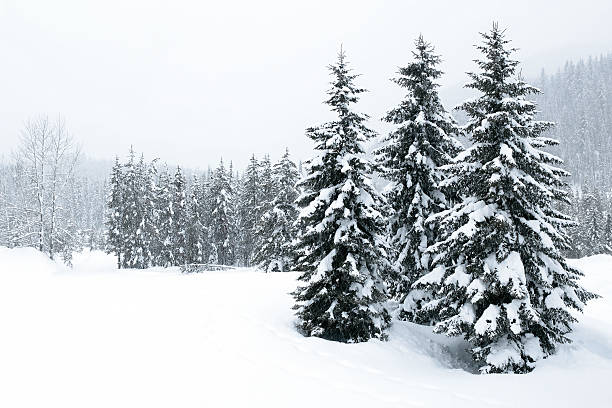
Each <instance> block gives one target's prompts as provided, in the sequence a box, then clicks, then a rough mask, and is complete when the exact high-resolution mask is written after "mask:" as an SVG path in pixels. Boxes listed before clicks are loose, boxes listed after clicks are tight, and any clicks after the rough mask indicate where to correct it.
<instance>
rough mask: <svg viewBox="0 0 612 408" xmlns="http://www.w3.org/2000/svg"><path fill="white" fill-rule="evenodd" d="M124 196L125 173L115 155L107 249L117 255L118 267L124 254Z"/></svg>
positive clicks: (108, 210) (109, 198)
mask: <svg viewBox="0 0 612 408" xmlns="http://www.w3.org/2000/svg"><path fill="white" fill-rule="evenodd" d="M123 206H124V198H123V174H122V171H121V164H120V163H119V157H115V164H114V165H113V168H112V170H111V176H110V193H109V195H108V200H107V203H106V207H107V211H106V230H107V231H108V232H107V237H106V250H107V251H108V252H109V253H110V252H112V253H114V254H115V256H117V268H121V266H122V263H121V262H122V255H123V247H124V243H123V239H124V234H125V232H124V231H123V221H122V216H123V212H124V211H125V209H124V207H123Z"/></svg>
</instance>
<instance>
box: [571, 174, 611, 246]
mask: <svg viewBox="0 0 612 408" xmlns="http://www.w3.org/2000/svg"><path fill="white" fill-rule="evenodd" d="M576 218H577V220H578V222H579V226H578V228H577V229H576V230H577V233H578V237H577V239H576V240H575V242H574V243H575V244H576V246H577V248H578V249H579V251H580V254H579V255H580V256H591V255H598V254H609V253H610V252H611V251H610V247H609V245H608V240H607V239H606V236H605V235H606V234H605V227H606V219H605V218H606V217H605V214H604V205H603V200H602V196H601V194H600V193H599V191H598V190H597V189H596V188H592V187H590V186H589V183H585V185H584V186H583V187H582V198H581V200H580V206H579V211H578V214H577V217H576Z"/></svg>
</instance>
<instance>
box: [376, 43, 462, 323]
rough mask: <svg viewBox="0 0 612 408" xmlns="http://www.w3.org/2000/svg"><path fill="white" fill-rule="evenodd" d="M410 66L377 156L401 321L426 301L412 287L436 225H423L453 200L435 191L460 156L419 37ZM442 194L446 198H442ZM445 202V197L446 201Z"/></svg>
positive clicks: (428, 51)
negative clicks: (443, 169)
mask: <svg viewBox="0 0 612 408" xmlns="http://www.w3.org/2000/svg"><path fill="white" fill-rule="evenodd" d="M415 46H416V50H415V51H413V53H412V54H413V57H414V61H413V62H411V63H409V64H408V65H407V66H406V67H403V68H400V69H399V76H398V77H397V78H396V79H394V80H393V81H394V82H395V83H396V84H398V85H399V86H401V87H402V88H405V89H406V92H407V94H406V97H405V98H404V100H402V102H401V103H400V105H399V106H398V107H396V108H394V109H393V110H391V111H389V113H387V116H386V117H385V118H384V120H385V121H387V122H389V123H393V124H395V125H396V128H395V129H394V130H393V131H391V133H389V135H388V136H386V137H385V138H384V140H383V141H382V145H381V147H380V148H379V149H378V150H377V151H376V154H377V157H378V161H379V163H380V165H381V169H383V174H384V176H385V178H386V179H387V180H389V181H390V184H389V186H388V187H387V190H386V195H387V202H388V204H389V205H390V207H391V209H392V215H391V218H390V220H389V236H390V239H389V241H390V244H391V248H392V249H393V252H392V253H393V255H392V262H393V271H392V272H391V276H390V282H389V292H390V295H391V296H393V297H395V298H397V299H398V300H399V301H400V318H412V317H413V311H414V310H415V309H416V308H418V307H419V304H420V303H421V302H422V301H425V300H426V299H427V295H426V294H425V293H422V291H419V290H411V285H412V284H413V283H414V282H415V281H416V280H417V279H419V278H420V277H421V276H423V275H424V274H426V273H428V272H429V254H428V253H426V252H425V251H426V249H427V247H428V246H429V245H431V244H432V243H433V242H434V241H435V239H436V223H433V222H429V223H428V222H427V221H426V220H427V219H428V218H429V217H430V216H431V215H433V214H435V213H437V212H440V211H442V210H444V209H446V208H447V206H448V201H449V199H450V198H452V197H450V196H451V195H452V194H449V193H450V192H448V191H443V189H441V188H440V181H441V180H442V178H443V174H442V172H441V170H440V169H439V167H440V166H443V165H446V164H449V163H450V162H451V160H452V158H453V157H455V155H456V154H457V153H458V152H459V151H460V150H461V144H460V143H459V142H458V141H457V139H456V138H455V137H456V136H457V135H458V134H459V128H458V126H457V125H456V122H455V121H454V119H453V118H452V117H451V115H450V114H449V113H447V112H446V110H445V109H444V107H443V106H442V103H441V101H440V98H439V96H438V84H437V82H436V81H437V80H438V79H439V78H440V76H441V75H442V71H440V70H439V69H438V64H439V63H440V57H439V56H438V55H436V54H435V53H434V49H433V47H432V46H431V45H430V44H429V43H427V42H425V40H423V37H422V36H419V38H418V39H417V40H416V41H415ZM445 193H446V194H445ZM447 196H448V197H447Z"/></svg>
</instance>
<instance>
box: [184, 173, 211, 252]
mask: <svg viewBox="0 0 612 408" xmlns="http://www.w3.org/2000/svg"><path fill="white" fill-rule="evenodd" d="M204 194H205V192H204V186H203V184H202V183H201V182H200V179H199V178H198V177H197V176H193V180H192V183H191V194H190V196H189V201H188V204H187V205H188V226H187V235H186V244H187V247H186V248H187V252H186V259H185V261H186V262H187V263H196V264H201V263H204V262H205V254H204V253H205V251H206V238H207V236H208V231H207V228H206V220H205V208H204V200H205V198H204Z"/></svg>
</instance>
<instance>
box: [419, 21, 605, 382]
mask: <svg viewBox="0 0 612 408" xmlns="http://www.w3.org/2000/svg"><path fill="white" fill-rule="evenodd" d="M482 36H483V38H484V42H483V44H482V45H480V46H478V49H479V50H480V51H481V52H482V54H483V57H484V58H483V59H482V60H478V61H476V62H477V64H478V67H479V69H480V72H478V73H470V74H469V75H470V77H471V79H472V82H470V83H469V84H468V85H467V87H468V88H473V89H475V90H477V91H479V92H480V93H481V96H480V97H478V98H476V99H473V100H468V101H466V102H465V103H464V104H463V105H462V109H463V110H465V112H466V113H467V114H468V116H469V122H468V124H467V125H466V130H467V132H469V134H471V139H472V142H473V145H472V146H471V147H470V148H469V149H467V150H466V151H464V152H462V153H460V154H459V156H458V157H457V158H456V160H455V163H453V164H450V165H448V166H447V167H446V169H447V170H448V171H449V173H450V178H448V179H447V180H446V181H445V183H446V186H449V187H452V188H455V189H456V190H457V191H460V192H462V193H463V194H464V195H465V197H464V200H463V202H461V203H460V204H457V205H455V206H454V207H453V208H452V209H449V210H446V211H443V212H441V213H439V214H438V215H436V219H439V220H440V227H441V235H442V236H441V239H440V240H439V241H438V242H437V243H435V244H434V245H432V246H431V247H430V249H429V251H430V252H431V253H432V256H433V259H432V271H431V272H430V273H429V274H427V275H425V276H423V277H422V278H420V279H419V280H418V281H417V282H416V284H415V286H416V287H417V288H423V289H426V290H431V291H432V293H435V295H436V296H435V299H433V300H432V301H431V302H429V303H427V304H426V305H424V306H423V308H422V309H421V311H420V312H419V313H421V314H423V315H424V316H423V318H424V319H426V320H429V319H436V320H437V321H438V323H437V325H436V331H437V332H441V333H446V334H447V335H451V336H457V335H460V336H464V337H465V338H466V339H467V340H468V341H469V342H470V343H471V345H472V348H471V353H472V356H473V358H474V360H475V361H476V362H477V364H478V365H479V367H480V370H481V372H483V373H496V372H497V373H499V372H516V373H524V372H528V371H530V370H532V369H533V368H534V363H535V362H536V361H537V360H538V359H540V358H543V357H545V356H547V355H549V354H551V353H553V352H554V351H555V349H556V347H557V345H558V344H560V343H566V342H568V341H569V339H568V337H567V334H568V333H570V332H571V326H572V323H574V322H575V321H576V319H575V318H574V317H573V316H572V314H571V313H570V309H576V310H582V309H583V307H584V304H585V302H586V301H588V300H589V299H591V298H593V297H594V295H593V294H591V293H589V292H587V291H586V290H584V289H583V288H581V287H580V286H579V284H578V280H579V277H580V276H581V272H579V271H578V270H576V269H575V268H573V267H571V266H569V265H568V264H567V262H566V261H565V259H564V258H563V256H562V255H561V253H560V250H562V249H564V248H566V245H567V237H566V235H565V233H564V228H565V226H566V225H567V224H568V223H569V218H568V217H567V216H565V215H563V214H561V213H560V212H558V211H556V210H555V208H554V206H553V203H554V202H555V201H557V200H561V201H564V200H566V192H565V184H564V182H563V180H562V178H563V177H564V176H566V175H567V173H566V172H565V171H563V170H560V169H559V168H557V167H555V166H556V165H558V164H560V163H561V160H560V159H558V158H557V157H555V156H553V155H551V154H549V153H547V152H545V151H544V150H543V149H544V148H546V147H548V146H551V145H554V144H556V142H555V141H554V140H551V139H548V138H545V137H542V136H541V135H542V133H543V132H544V131H545V130H546V129H548V128H549V127H550V126H551V123H548V122H541V121H536V120H535V119H534V115H535V114H536V106H535V104H534V103H532V102H530V101H529V100H527V99H526V97H527V96H528V95H529V94H532V93H535V92H537V89H535V88H533V87H531V86H529V85H527V84H526V83H524V82H523V81H522V80H521V79H516V78H515V73H516V67H517V65H518V62H517V61H514V60H512V59H511V57H510V56H511V53H512V51H513V50H512V49H508V48H507V44H508V40H506V39H505V36H504V32H503V31H502V30H500V29H499V28H498V27H497V25H494V26H493V28H492V30H491V31H490V32H488V33H484V34H482Z"/></svg>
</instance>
